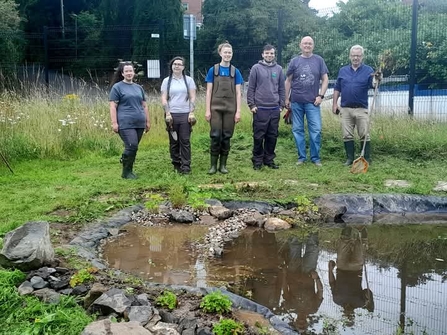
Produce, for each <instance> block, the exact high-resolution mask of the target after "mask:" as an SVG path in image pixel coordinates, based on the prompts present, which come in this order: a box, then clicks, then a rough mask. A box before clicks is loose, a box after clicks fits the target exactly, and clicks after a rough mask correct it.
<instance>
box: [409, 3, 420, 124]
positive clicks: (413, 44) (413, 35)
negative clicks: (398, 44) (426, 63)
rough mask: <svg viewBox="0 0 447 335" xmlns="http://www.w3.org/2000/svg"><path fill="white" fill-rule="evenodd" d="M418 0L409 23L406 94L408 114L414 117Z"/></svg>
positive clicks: (414, 4)
mask: <svg viewBox="0 0 447 335" xmlns="http://www.w3.org/2000/svg"><path fill="white" fill-rule="evenodd" d="M418 7H419V3H418V0H413V17H412V21H411V49H410V83H409V84H410V85H409V86H410V87H409V92H408V114H409V115H410V116H413V115H414V87H415V83H416V49H417V43H418Z"/></svg>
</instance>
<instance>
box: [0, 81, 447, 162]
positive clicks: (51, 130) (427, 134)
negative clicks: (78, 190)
mask: <svg viewBox="0 0 447 335" xmlns="http://www.w3.org/2000/svg"><path fill="white" fill-rule="evenodd" d="M244 99H245V98H244V97H243V100H244ZM107 100H108V99H107V92H106V91H104V92H103V94H100V95H99V97H98V95H96V96H90V95H88V94H86V95H85V96H83V95H82V93H80V94H68V95H61V94H59V95H58V94H57V93H55V92H50V93H48V92H46V90H45V88H39V86H36V87H34V88H33V89H32V90H31V91H28V92H27V95H26V96H25V97H24V96H23V95H20V94H18V93H17V92H11V91H10V92H3V93H2V94H1V95H0V148H1V150H2V153H3V154H5V155H6V156H7V157H8V158H9V159H11V160H19V159H33V158H56V159H66V158H72V157H74V158H76V157H79V156H80V155H83V154H85V153H87V152H90V153H91V152H93V153H95V154H100V155H104V156H113V155H118V154H119V153H120V151H121V149H122V143H121V141H120V139H119V137H118V136H117V135H116V134H114V133H113V132H112V131H111V127H110V117H109V109H108V101H107ZM148 105H149V111H150V116H151V123H152V128H151V131H150V133H149V134H148V135H146V136H145V138H144V140H143V142H142V146H143V147H153V146H160V145H163V146H166V142H167V136H166V132H165V124H164V120H163V111H162V108H161V105H160V102H159V97H158V96H156V95H152V96H150V97H149V98H148ZM196 114H197V118H198V123H197V125H196V126H195V127H194V133H193V136H192V141H193V145H194V146H195V147H196V148H202V149H203V150H205V148H206V147H207V146H208V145H209V137H208V133H209V125H208V123H207V122H206V121H205V119H204V114H205V102H204V97H203V94H199V97H198V102H197V110H196ZM322 117H323V144H322V156H333V155H337V156H341V155H343V153H342V143H341V141H342V140H341V130H340V120H339V118H338V117H336V116H334V115H333V114H332V113H331V112H330V111H329V110H328V109H327V108H323V110H322ZM446 130H447V125H446V124H442V123H433V122H430V121H417V120H411V119H409V118H408V117H407V116H402V117H396V116H380V115H375V116H374V117H373V122H372V129H371V137H372V141H373V143H374V144H373V146H374V152H375V154H383V155H392V156H394V157H399V158H403V159H410V160H414V159H417V158H420V159H423V160H431V159H439V158H447V143H446V141H445V140H444V137H445V133H446ZM251 133H252V124H251V114H250V112H249V110H248V108H247V106H246V104H245V102H244V101H243V108H242V120H241V122H240V123H239V124H238V125H237V126H236V132H235V139H236V141H234V144H235V145H242V146H243V148H245V146H249V145H251ZM281 138H283V139H284V138H287V139H289V138H290V139H291V137H290V126H286V125H284V124H283V123H281V127H280V139H281ZM237 139H239V140H237ZM241 140H242V141H241ZM287 143H289V144H290V150H294V149H293V148H294V144H293V141H289V140H288V141H287ZM280 144H281V142H280ZM245 149H246V148H245Z"/></svg>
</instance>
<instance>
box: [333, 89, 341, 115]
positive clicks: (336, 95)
mask: <svg viewBox="0 0 447 335" xmlns="http://www.w3.org/2000/svg"><path fill="white" fill-rule="evenodd" d="M339 97H340V92H339V91H337V90H336V89H334V94H333V95H332V113H334V114H337V108H338V98H339Z"/></svg>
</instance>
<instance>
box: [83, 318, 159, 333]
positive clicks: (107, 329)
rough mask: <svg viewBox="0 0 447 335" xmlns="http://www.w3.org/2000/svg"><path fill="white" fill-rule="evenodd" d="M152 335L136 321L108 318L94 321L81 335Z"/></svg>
mask: <svg viewBox="0 0 447 335" xmlns="http://www.w3.org/2000/svg"><path fill="white" fill-rule="evenodd" d="M124 334H126V335H152V333H151V332H150V331H148V330H147V329H145V328H144V327H142V326H140V325H139V324H138V322H134V321H131V322H111V321H110V320H109V319H105V320H101V321H95V322H92V323H91V324H89V325H88V326H87V327H85V329H84V330H83V331H82V333H81V335H124Z"/></svg>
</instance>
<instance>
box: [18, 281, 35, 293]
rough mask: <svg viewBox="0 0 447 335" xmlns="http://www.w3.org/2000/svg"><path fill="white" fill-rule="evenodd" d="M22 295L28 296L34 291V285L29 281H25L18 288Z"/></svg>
mask: <svg viewBox="0 0 447 335" xmlns="http://www.w3.org/2000/svg"><path fill="white" fill-rule="evenodd" d="M17 290H18V291H19V294H20V295H27V294H30V293H32V292H33V291H34V288H33V285H32V284H31V282H29V281H28V280H26V281H24V282H23V283H22V284H20V286H19V287H18V288H17Z"/></svg>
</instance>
